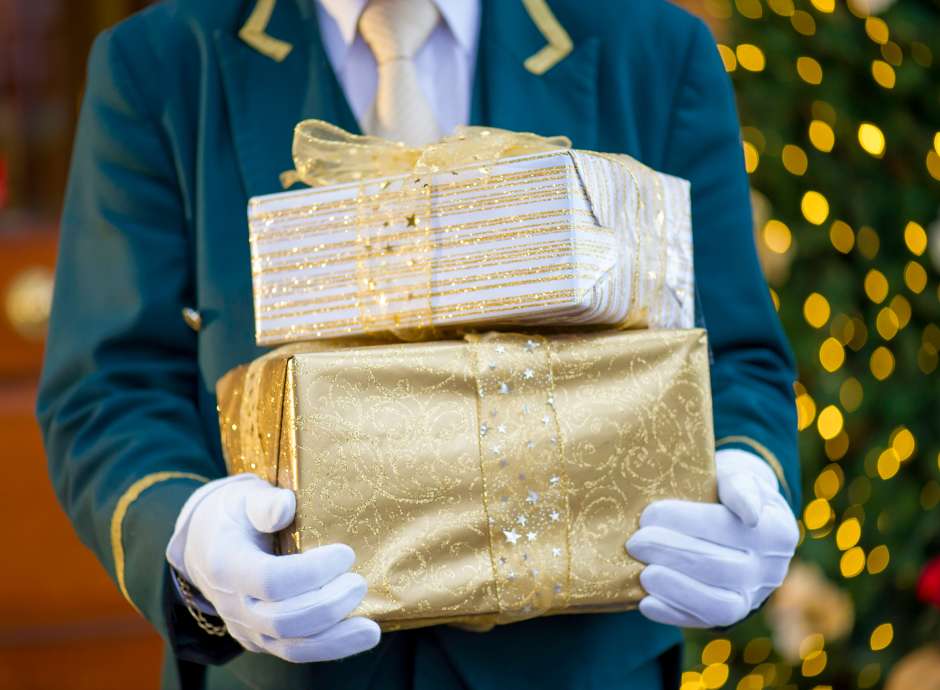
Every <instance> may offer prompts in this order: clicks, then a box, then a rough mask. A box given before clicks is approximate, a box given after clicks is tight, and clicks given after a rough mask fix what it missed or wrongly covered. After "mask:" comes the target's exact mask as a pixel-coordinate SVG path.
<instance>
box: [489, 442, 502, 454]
mask: <svg viewBox="0 0 940 690" xmlns="http://www.w3.org/2000/svg"><path fill="white" fill-rule="evenodd" d="M490 450H492V451H493V455H502V454H503V447H502V446H501V445H499V444H497V445H495V446H493V447H491V448H490Z"/></svg>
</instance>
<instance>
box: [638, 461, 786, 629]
mask: <svg viewBox="0 0 940 690" xmlns="http://www.w3.org/2000/svg"><path fill="white" fill-rule="evenodd" d="M715 463H716V465H717V474H718V498H719V500H720V501H721V503H720V504H718V503H696V502H693V501H678V500H663V501H656V502H654V503H651V504H650V505H649V506H647V507H646V510H644V511H643V514H642V515H641V516H640V529H639V530H637V532H636V533H635V534H634V535H633V536H632V537H630V539H629V540H628V541H627V543H626V547H627V550H628V551H629V552H630V555H632V556H633V557H634V558H636V559H637V560H639V561H643V562H644V563H647V564H648V565H647V566H646V568H644V569H643V572H642V573H640V583H641V584H642V585H643V588H644V589H645V590H646V592H647V596H646V597H644V598H643V599H642V600H641V601H640V612H641V613H643V615H645V616H646V617H647V618H649V619H651V620H654V621H657V622H659V623H665V624H667V625H677V626H681V627H685V628H711V627H715V626H726V625H732V624H734V623H737V622H738V621H740V620H741V619H743V618H744V617H745V616H747V615H748V614H749V613H750V612H751V610H752V609H754V608H757V607H758V606H760V605H761V603H762V602H763V601H764V599H766V598H767V596H768V595H769V594H770V593H771V592H772V591H773V590H774V589H776V588H777V587H778V586H779V585H780V583H781V582H783V578H784V576H785V575H786V573H787V567H788V565H789V563H790V559H791V558H792V557H793V552H794V550H795V549H796V545H797V542H798V541H799V536H800V531H799V528H798V527H797V524H796V520H795V519H794V517H793V513H792V512H791V511H790V507H789V506H788V505H787V503H786V501H784V499H783V497H782V496H781V495H780V493H779V491H778V484H777V478H776V477H775V476H774V473H773V471H772V470H771V469H770V467H769V466H768V465H767V463H765V462H764V461H763V460H761V459H760V458H758V457H757V456H756V455H753V454H752V453H748V452H746V451H742V450H735V449H728V450H721V451H719V452H718V453H716V455H715Z"/></svg>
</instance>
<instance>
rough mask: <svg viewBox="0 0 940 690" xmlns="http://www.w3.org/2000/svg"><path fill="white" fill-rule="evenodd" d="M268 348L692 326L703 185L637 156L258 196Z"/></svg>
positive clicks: (556, 160) (569, 158) (257, 249)
mask: <svg viewBox="0 0 940 690" xmlns="http://www.w3.org/2000/svg"><path fill="white" fill-rule="evenodd" d="M248 215H249V227H250V240H251V256H252V279H253V288H254V305H255V328H256V339H257V342H258V344H259V345H278V344H283V343H287V342H293V341H300V340H311V339H319V338H336V337H343V336H353V335H363V334H367V333H386V332H392V333H395V332H397V333H399V334H402V333H408V332H410V333H413V332H414V330H415V329H418V330H425V329H446V328H447V327H457V326H459V327H463V328H472V327H476V326H486V327H487V328H493V327H495V326H499V325H505V326H514V325H515V326H520V325H522V326H533V325H538V326H552V327H555V326H559V327H563V326H568V325H575V324H577V325H583V324H597V325H609V326H613V327H616V326H622V327H642V326H648V327H650V328H689V327H692V325H693V321H694V298H693V269H692V230H691V218H690V201H689V184H688V182H686V181H685V180H681V179H678V178H675V177H671V176H669V175H665V174H662V173H658V172H656V171H654V170H651V169H650V168H648V167H646V166H644V165H642V164H640V163H638V162H637V161H635V160H634V159H632V158H630V157H628V156H623V155H610V154H599V153H593V152H585V151H577V150H560V151H554V152H549V153H539V154H534V155H526V156H519V157H515V158H506V159H502V160H499V161H495V162H490V163H486V164H485V165H480V164H474V165H468V166H464V167H459V168H454V169H450V170H443V171H436V172H433V173H429V174H426V175H424V176H419V175H416V174H411V175H399V176H395V177H388V178H383V179H378V180H369V181H365V182H352V183H344V184H336V185H330V186H324V187H319V188H311V189H304V190H300V191H292V192H283V193H280V194H271V195H267V196H261V197H256V198H254V199H252V200H251V202H250V204H249V212H248Z"/></svg>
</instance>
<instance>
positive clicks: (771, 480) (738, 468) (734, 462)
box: [715, 448, 780, 493]
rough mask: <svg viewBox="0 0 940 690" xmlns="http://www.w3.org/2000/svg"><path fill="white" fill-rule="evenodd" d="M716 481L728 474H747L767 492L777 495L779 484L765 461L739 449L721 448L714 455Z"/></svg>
mask: <svg viewBox="0 0 940 690" xmlns="http://www.w3.org/2000/svg"><path fill="white" fill-rule="evenodd" d="M715 465H716V470H717V473H718V479H719V481H720V480H721V477H722V476H723V475H729V474H743V473H746V474H749V475H750V476H752V477H753V478H754V479H755V480H756V481H757V482H758V483H759V484H761V486H763V487H764V488H765V489H766V490H767V491H769V492H772V493H779V489H780V482H779V480H778V479H777V475H776V474H775V473H774V471H773V470H772V469H771V467H770V465H769V464H767V462H766V461H765V460H763V459H762V458H759V457H757V456H756V455H755V454H754V453H752V452H750V451H746V450H741V449H740V448H722V449H721V450H719V451H718V452H717V453H715Z"/></svg>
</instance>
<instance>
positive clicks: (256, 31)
mask: <svg viewBox="0 0 940 690" xmlns="http://www.w3.org/2000/svg"><path fill="white" fill-rule="evenodd" d="M276 2H277V0H258V1H257V2H256V3H255V9H253V10H252V12H251V16H250V17H248V21H247V22H245V25H244V26H243V27H242V28H241V29H240V30H239V32H238V37H239V38H240V39H242V40H243V41H244V42H245V43H247V44H248V45H250V46H251V47H252V48H254V49H255V50H257V51H258V52H259V53H261V54H262V55H265V56H267V57H269V58H271V59H272V60H274V61H275V62H283V61H284V58H286V57H287V56H288V55H290V52H291V51H292V50H293V49H294V46H292V45H291V44H290V43H288V42H287V41H282V40H280V39H279V38H274V37H273V36H271V35H269V34H268V33H267V30H268V22H270V21H271V15H272V14H273V13H274V4H275V3H276Z"/></svg>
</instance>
